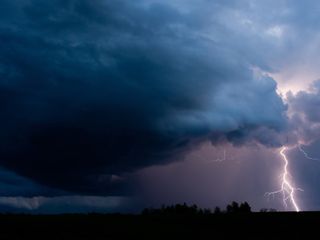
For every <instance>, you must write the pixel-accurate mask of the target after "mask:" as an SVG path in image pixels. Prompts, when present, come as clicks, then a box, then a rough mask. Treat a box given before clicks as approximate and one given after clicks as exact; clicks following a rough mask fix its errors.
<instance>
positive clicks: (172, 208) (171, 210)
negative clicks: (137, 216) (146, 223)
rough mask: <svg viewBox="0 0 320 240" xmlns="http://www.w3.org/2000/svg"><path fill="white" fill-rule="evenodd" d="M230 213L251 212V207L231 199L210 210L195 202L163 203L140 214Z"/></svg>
mask: <svg viewBox="0 0 320 240" xmlns="http://www.w3.org/2000/svg"><path fill="white" fill-rule="evenodd" d="M230 213H233V214H234V213H251V207H250V205H249V203H247V202H242V203H240V204H239V203H238V202H235V201H233V202H232V203H230V204H228V205H227V206H226V208H225V209H221V208H220V207H215V208H214V209H213V210H212V209H209V208H199V207H198V206H197V205H196V204H193V205H191V206H189V205H187V204H186V203H183V204H176V205H169V206H166V205H163V206H162V207H161V208H145V209H144V210H143V211H142V215H211V214H230Z"/></svg>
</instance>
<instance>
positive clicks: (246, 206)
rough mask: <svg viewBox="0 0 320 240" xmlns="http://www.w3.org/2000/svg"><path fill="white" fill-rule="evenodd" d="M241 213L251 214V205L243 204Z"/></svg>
mask: <svg viewBox="0 0 320 240" xmlns="http://www.w3.org/2000/svg"><path fill="white" fill-rule="evenodd" d="M239 212H242V213H249V212H251V207H250V205H249V203H247V202H244V203H241V204H240V207H239Z"/></svg>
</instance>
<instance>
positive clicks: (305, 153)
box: [298, 145, 320, 161]
mask: <svg viewBox="0 0 320 240" xmlns="http://www.w3.org/2000/svg"><path fill="white" fill-rule="evenodd" d="M298 148H299V150H300V152H302V154H303V155H304V156H305V158H306V159H309V160H312V161H320V159H319V158H313V157H310V156H309V155H308V153H307V152H306V151H305V150H303V149H302V147H301V145H298Z"/></svg>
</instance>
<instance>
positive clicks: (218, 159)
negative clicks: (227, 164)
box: [212, 149, 227, 162]
mask: <svg viewBox="0 0 320 240" xmlns="http://www.w3.org/2000/svg"><path fill="white" fill-rule="evenodd" d="M226 155H227V154H226V150H225V149H224V150H223V158H217V159H215V160H212V162H223V161H225V160H226Z"/></svg>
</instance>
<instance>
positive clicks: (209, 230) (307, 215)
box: [0, 212, 320, 240]
mask: <svg viewBox="0 0 320 240" xmlns="http://www.w3.org/2000/svg"><path fill="white" fill-rule="evenodd" d="M319 228H320V213H319V212H304V213H279V212H276V213H244V214H240V213H239V214H218V215H209V216H142V215H99V214H89V215H51V216H48V215H38V216H34V215H33V216H32V215H0V229H1V232H0V239H1V240H3V239H27V238H28V239H29V238H30V239H171V238H175V239H183V238H192V239H224V238H227V237H233V236H235V237H236V238H237V239H240V238H241V239H246V238H247V237H251V238H255V239H261V238H268V239H274V238H278V237H281V236H283V237H284V236H286V238H285V239H287V238H288V237H294V238H297V237H298V238H301V239H302V238H303V239H306V236H307V235H308V236H310V237H311V236H312V235H310V234H316V235H314V236H317V233H318V232H319Z"/></svg>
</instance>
